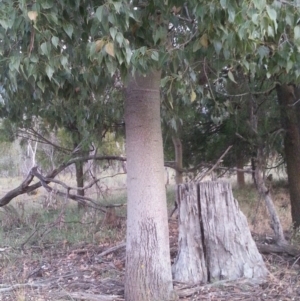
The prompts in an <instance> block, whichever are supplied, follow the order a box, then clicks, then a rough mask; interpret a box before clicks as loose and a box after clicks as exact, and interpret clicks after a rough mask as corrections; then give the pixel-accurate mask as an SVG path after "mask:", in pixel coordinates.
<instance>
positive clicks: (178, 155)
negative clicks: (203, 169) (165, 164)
mask: <svg viewBox="0 0 300 301" xmlns="http://www.w3.org/2000/svg"><path fill="white" fill-rule="evenodd" d="M172 141H173V145H174V149H175V167H176V168H177V169H176V170H175V182H176V184H177V185H179V184H182V183H183V177H182V172H181V171H180V169H182V143H181V140H180V138H179V137H177V136H172Z"/></svg>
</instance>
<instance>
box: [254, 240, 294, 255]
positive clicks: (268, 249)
mask: <svg viewBox="0 0 300 301" xmlns="http://www.w3.org/2000/svg"><path fill="white" fill-rule="evenodd" d="M256 246H257V248H258V251H259V252H260V253H263V254H270V253H286V254H288V255H291V256H295V257H296V256H299V255H300V249H298V248H296V247H294V246H291V245H289V244H286V245H280V246H278V245H266V244H260V243H256Z"/></svg>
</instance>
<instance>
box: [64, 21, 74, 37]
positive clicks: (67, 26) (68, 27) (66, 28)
mask: <svg viewBox="0 0 300 301" xmlns="http://www.w3.org/2000/svg"><path fill="white" fill-rule="evenodd" d="M63 29H64V31H65V33H66V34H67V35H68V36H69V38H70V39H72V34H73V25H72V24H70V23H65V24H63Z"/></svg>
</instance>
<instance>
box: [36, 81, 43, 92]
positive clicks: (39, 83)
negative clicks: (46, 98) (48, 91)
mask: <svg viewBox="0 0 300 301" xmlns="http://www.w3.org/2000/svg"><path fill="white" fill-rule="evenodd" d="M37 85H38V87H39V88H40V89H41V90H42V91H43V92H45V85H44V83H43V82H41V81H38V82H37Z"/></svg>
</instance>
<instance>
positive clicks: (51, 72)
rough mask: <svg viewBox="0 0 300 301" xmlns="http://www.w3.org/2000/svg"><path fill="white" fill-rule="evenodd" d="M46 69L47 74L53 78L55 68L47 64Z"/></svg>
mask: <svg viewBox="0 0 300 301" xmlns="http://www.w3.org/2000/svg"><path fill="white" fill-rule="evenodd" d="M45 71H46V74H47V76H48V77H49V79H50V80H51V78H52V76H53V73H54V69H53V68H52V67H51V66H50V65H47V66H46V69H45Z"/></svg>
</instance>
